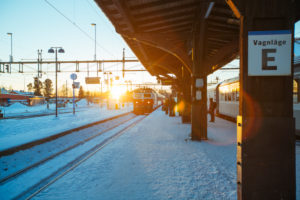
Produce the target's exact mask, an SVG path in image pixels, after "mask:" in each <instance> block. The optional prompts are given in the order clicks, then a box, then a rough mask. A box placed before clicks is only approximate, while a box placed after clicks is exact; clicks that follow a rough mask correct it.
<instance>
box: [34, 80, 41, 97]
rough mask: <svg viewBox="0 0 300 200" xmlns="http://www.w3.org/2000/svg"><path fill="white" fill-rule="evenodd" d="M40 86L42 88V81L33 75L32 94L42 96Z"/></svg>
mask: <svg viewBox="0 0 300 200" xmlns="http://www.w3.org/2000/svg"><path fill="white" fill-rule="evenodd" d="M42 88H43V84H42V82H41V81H40V80H39V79H38V77H34V84H33V89H34V95H35V96H42V93H41V90H42Z"/></svg>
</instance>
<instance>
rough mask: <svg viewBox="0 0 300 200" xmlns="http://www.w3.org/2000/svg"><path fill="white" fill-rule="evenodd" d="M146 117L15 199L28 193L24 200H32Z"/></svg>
mask: <svg viewBox="0 0 300 200" xmlns="http://www.w3.org/2000/svg"><path fill="white" fill-rule="evenodd" d="M146 116H147V115H146ZM146 116H142V117H139V119H137V120H136V121H134V122H133V123H130V124H129V125H127V126H125V127H124V128H122V129H121V130H119V131H117V132H116V133H115V134H113V135H112V136H110V137H108V138H106V139H105V140H104V141H103V142H101V143H99V144H98V145H96V146H94V147H93V148H91V149H90V150H88V151H87V152H85V153H84V154H82V155H80V156H79V157H77V158H76V159H75V160H74V161H73V162H70V163H68V164H67V165H65V166H64V167H63V168H61V169H59V170H58V171H56V172H55V173H53V174H51V175H50V176H48V177H47V178H46V179H44V180H42V181H41V182H39V183H38V184H37V185H35V186H34V187H33V188H32V189H34V190H31V191H28V192H27V191H26V192H25V193H23V194H21V195H19V196H17V197H16V199H23V197H24V195H26V194H29V193H30V195H29V196H27V197H26V198H24V199H26V200H27V199H32V198H33V197H34V196H36V195H37V194H39V193H40V192H41V191H43V190H45V189H46V188H47V187H49V186H50V185H52V184H53V183H55V182H56V181H57V180H59V179H60V178H62V177H63V176H65V175H66V174H67V173H69V172H71V171H72V170H73V169H75V168H76V167H77V166H79V165H80V164H81V163H83V162H84V161H86V160H87V159H89V158H90V157H92V156H93V155H94V154H95V153H97V152H98V151H100V150H101V149H103V148H104V147H105V146H106V145H108V144H109V143H111V142H112V141H113V140H114V139H116V138H118V137H119V136H121V135H122V134H123V133H124V132H125V131H126V130H128V129H130V128H132V127H133V126H135V125H136V124H138V123H139V122H140V121H142V120H143V119H144V118H145V117H146Z"/></svg>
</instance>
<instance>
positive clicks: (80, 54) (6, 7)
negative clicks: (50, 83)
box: [0, 0, 156, 89]
mask: <svg viewBox="0 0 300 200" xmlns="http://www.w3.org/2000/svg"><path fill="white" fill-rule="evenodd" d="M47 1H48V2H50V3H51V4H52V5H54V6H55V7H56V8H57V9H58V10H59V11H61V12H62V13H63V15H65V16H66V17H67V18H68V19H69V20H70V21H72V22H74V23H76V25H77V26H79V27H80V29H82V30H83V32H84V33H83V32H82V31H81V30H79V29H78V28H77V27H76V26H75V25H74V24H72V23H71V22H70V21H68V20H67V19H66V18H64V17H63V16H62V15H61V14H59V13H58V12H57V11H56V10H55V9H54V8H53V7H51V6H50V5H49V4H48V3H47V2H46V1H45V0H1V1H0V7H1V12H0V18H1V20H0V27H1V29H0V47H1V48H0V60H2V61H8V60H9V55H10V46H11V45H10V36H9V35H7V32H12V33H13V57H14V61H20V60H22V59H37V50H38V49H42V50H43V59H46V60H54V54H48V53H47V52H48V49H49V48H50V47H52V46H61V47H63V48H64V50H65V54H59V55H58V59H59V60H93V59H94V34H95V32H94V31H95V29H94V27H93V26H91V23H96V24H97V58H98V59H99V58H100V59H122V49H123V48H125V51H126V57H130V58H133V57H134V58H135V55H134V54H133V53H132V51H131V50H130V49H129V48H128V46H127V44H126V43H125V42H124V41H123V39H122V38H121V37H120V35H119V34H117V33H116V32H115V29H114V27H113V26H112V25H111V24H110V22H109V21H108V19H107V18H106V16H105V15H104V14H103V13H102V11H101V10H100V9H99V7H98V6H97V4H96V3H95V2H94V1H93V0H47ZM126 66H127V67H128V68H130V69H142V68H143V67H142V66H141V64H140V63H131V64H126ZM36 68H37V66H36V65H31V66H24V70H25V71H27V72H28V71H30V72H32V73H31V74H17V73H14V74H0V86H6V87H10V86H12V87H13V88H16V89H23V88H24V82H25V85H27V84H28V83H29V82H32V80H33V78H32V77H33V75H34V76H35V75H36V73H33V70H34V69H35V70H36ZM104 68H105V70H111V71H116V70H120V69H121V68H122V65H121V63H119V64H116V63H112V64H105V65H104ZM47 69H49V70H50V69H52V70H53V69H54V65H43V71H47ZM61 69H62V70H64V69H66V70H68V71H70V70H75V66H74V65H63V66H61ZM80 69H83V70H84V69H86V65H83V66H80ZM17 70H18V66H15V68H14V69H13V70H12V71H15V72H16V71H17ZM90 70H93V71H95V70H96V66H95V65H90ZM113 74H114V76H121V72H113ZM69 76H70V73H60V74H59V86H61V85H62V84H65V82H66V81H65V80H68V81H69V83H70V82H71V80H70V78H69ZM85 76H87V74H86V73H80V74H78V77H79V81H80V82H81V83H82V84H83V83H84V77H85ZM90 76H96V73H90ZM46 78H51V79H52V80H54V74H50V73H47V74H44V75H43V77H42V81H43V80H45V79H46ZM125 79H134V80H135V82H136V83H141V82H143V81H144V80H146V81H148V82H155V80H156V78H155V77H151V76H150V75H149V73H148V72H136V73H127V74H126V76H125ZM83 85H84V84H83ZM84 87H87V86H84ZM88 87H89V89H90V88H93V86H91V85H89V86H88ZM25 89H27V88H26V87H25Z"/></svg>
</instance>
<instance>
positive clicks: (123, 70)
mask: <svg viewBox="0 0 300 200" xmlns="http://www.w3.org/2000/svg"><path fill="white" fill-rule="evenodd" d="M122 63H123V69H122V72H123V78H124V76H125V48H123V62H122Z"/></svg>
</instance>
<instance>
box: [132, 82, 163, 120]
mask: <svg viewBox="0 0 300 200" xmlns="http://www.w3.org/2000/svg"><path fill="white" fill-rule="evenodd" d="M156 104H157V95H156V92H155V91H154V90H152V89H150V88H138V89H136V90H134V91H133V112H134V113H135V114H140V115H142V114H145V113H151V112H152V111H153V109H154V107H155V106H156Z"/></svg>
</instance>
